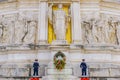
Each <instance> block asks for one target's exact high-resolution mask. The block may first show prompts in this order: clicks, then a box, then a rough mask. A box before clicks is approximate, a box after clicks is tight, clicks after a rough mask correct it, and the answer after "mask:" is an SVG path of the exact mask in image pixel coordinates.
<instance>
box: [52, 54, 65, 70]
mask: <svg viewBox="0 0 120 80" xmlns="http://www.w3.org/2000/svg"><path fill="white" fill-rule="evenodd" d="M59 56H61V58H62V59H58V57H59ZM65 64H66V57H65V55H64V54H63V53H62V52H58V53H57V54H56V55H55V56H54V66H55V68H56V69H57V70H59V71H61V70H62V69H64V68H65Z"/></svg>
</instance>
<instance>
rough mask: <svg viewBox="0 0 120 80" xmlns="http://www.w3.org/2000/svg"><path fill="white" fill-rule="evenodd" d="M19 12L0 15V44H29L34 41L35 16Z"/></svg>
mask: <svg viewBox="0 0 120 80" xmlns="http://www.w3.org/2000/svg"><path fill="white" fill-rule="evenodd" d="M34 15H35V14H33V16H29V17H30V18H29V17H27V15H25V16H21V14H19V13H15V14H9V15H1V16H0V44H30V43H34V42H35V37H36V28H37V18H36V17H35V16H36V15H35V16H34Z"/></svg>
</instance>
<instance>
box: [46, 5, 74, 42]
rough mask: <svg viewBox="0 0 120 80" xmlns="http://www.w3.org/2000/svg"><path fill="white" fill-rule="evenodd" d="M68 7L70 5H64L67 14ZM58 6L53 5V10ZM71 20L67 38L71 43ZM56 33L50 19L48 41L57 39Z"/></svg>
mask: <svg viewBox="0 0 120 80" xmlns="http://www.w3.org/2000/svg"><path fill="white" fill-rule="evenodd" d="M68 7H69V6H63V10H64V11H65V12H66V15H68ZM57 9H58V7H57V6H53V10H57ZM71 37H72V36H71V22H69V23H68V26H67V30H66V40H67V42H68V43H69V44H70V43H71ZM55 39H56V37H55V33H54V29H53V25H52V24H50V22H49V20H48V43H50V44H51V43H52V41H53V40H55Z"/></svg>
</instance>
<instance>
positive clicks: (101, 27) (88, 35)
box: [82, 14, 120, 45]
mask: <svg viewBox="0 0 120 80" xmlns="http://www.w3.org/2000/svg"><path fill="white" fill-rule="evenodd" d="M82 29H83V40H84V41H85V42H84V43H85V44H99V43H100V44H101V43H106V44H111V45H119V44H120V36H119V34H120V17H116V16H113V15H107V16H106V15H105V14H101V18H91V19H89V20H88V19H86V20H85V19H84V20H83V21H82Z"/></svg>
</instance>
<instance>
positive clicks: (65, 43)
mask: <svg viewBox="0 0 120 80" xmlns="http://www.w3.org/2000/svg"><path fill="white" fill-rule="evenodd" d="M67 44H68V42H67V40H54V41H53V42H52V45H67Z"/></svg>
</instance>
